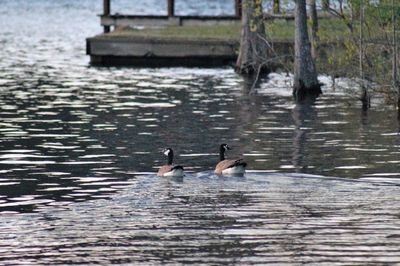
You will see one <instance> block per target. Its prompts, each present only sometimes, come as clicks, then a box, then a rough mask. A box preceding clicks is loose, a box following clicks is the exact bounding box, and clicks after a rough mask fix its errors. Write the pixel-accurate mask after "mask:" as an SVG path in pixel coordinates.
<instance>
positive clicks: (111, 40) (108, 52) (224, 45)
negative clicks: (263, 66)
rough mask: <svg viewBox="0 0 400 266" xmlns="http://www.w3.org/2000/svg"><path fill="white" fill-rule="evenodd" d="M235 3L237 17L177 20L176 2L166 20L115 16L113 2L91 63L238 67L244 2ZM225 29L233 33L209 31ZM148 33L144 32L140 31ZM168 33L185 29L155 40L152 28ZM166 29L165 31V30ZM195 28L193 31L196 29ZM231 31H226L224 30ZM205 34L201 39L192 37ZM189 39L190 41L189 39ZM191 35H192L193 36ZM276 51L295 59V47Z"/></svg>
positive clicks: (92, 45)
mask: <svg viewBox="0 0 400 266" xmlns="http://www.w3.org/2000/svg"><path fill="white" fill-rule="evenodd" d="M234 1H235V15H234V16H175V12H174V0H168V8H167V9H168V14H167V15H165V16H147V15H144V16H143V15H142V16H132V15H119V14H114V15H111V6H110V0H103V3H104V12H103V14H102V15H101V16H100V19H101V25H102V26H103V27H104V33H103V34H100V35H97V36H94V37H91V38H88V39H87V40H86V47H87V49H86V52H87V54H88V55H89V56H90V63H91V64H92V65H98V66H145V67H164V66H189V67H196V66H198V67H213V66H223V65H229V64H233V63H234V62H235V60H236V58H237V52H238V49H239V39H240V38H239V37H240V18H241V0H234ZM211 25H212V26H216V25H221V27H222V29H226V31H232V28H233V29H234V31H233V33H232V34H225V32H223V31H222V32H221V31H220V32H218V31H217V32H213V31H211V30H210V33H208V32H207V29H208V28H207V27H211V28H212V26H211ZM142 27H144V28H145V29H142V30H139V29H138V28H142ZM154 27H157V28H159V31H163V29H162V27H165V28H164V30H165V32H168V29H169V28H170V27H172V28H173V27H175V28H177V27H181V28H179V29H178V30H177V32H181V30H180V29H182V32H183V33H182V34H177V35H168V34H165V33H163V34H160V32H159V33H158V34H153V33H152V31H151V30H148V29H149V28H150V29H151V28H154ZM160 27H161V29H160ZM190 27H192V28H190ZM224 27H225V28H224ZM188 28H189V30H192V31H204V29H206V30H205V32H206V34H203V35H201V36H196V35H193V34H191V32H190V31H187V29H188ZM185 30H186V33H188V34H187V35H186V36H185V34H184V32H185ZM189 33H190V34H189ZM274 45H275V46H276V49H278V50H282V51H283V52H285V53H290V49H292V47H293V44H292V43H291V42H280V43H275V44H274Z"/></svg>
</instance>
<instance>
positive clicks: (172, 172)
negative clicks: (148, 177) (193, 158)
mask: <svg viewBox="0 0 400 266" xmlns="http://www.w3.org/2000/svg"><path fill="white" fill-rule="evenodd" d="M157 175H158V176H183V167H182V166H180V165H172V164H171V165H168V164H166V165H163V166H161V167H160V169H158V173H157Z"/></svg>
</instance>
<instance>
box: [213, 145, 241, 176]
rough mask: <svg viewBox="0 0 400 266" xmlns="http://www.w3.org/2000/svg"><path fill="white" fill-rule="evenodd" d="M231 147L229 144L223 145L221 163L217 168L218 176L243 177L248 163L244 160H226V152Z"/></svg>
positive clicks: (220, 154) (215, 171)
mask: <svg viewBox="0 0 400 266" xmlns="http://www.w3.org/2000/svg"><path fill="white" fill-rule="evenodd" d="M229 149H230V147H229V146H228V145H227V144H221V146H220V151H219V156H220V161H219V163H218V164H217V165H216V166H215V170H214V173H215V174H216V175H242V174H244V173H245V170H246V166H247V163H246V162H245V161H244V160H243V159H235V160H228V159H225V151H227V150H229Z"/></svg>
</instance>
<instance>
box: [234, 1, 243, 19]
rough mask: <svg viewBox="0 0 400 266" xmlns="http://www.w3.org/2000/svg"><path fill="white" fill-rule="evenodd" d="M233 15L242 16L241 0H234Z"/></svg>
mask: <svg viewBox="0 0 400 266" xmlns="http://www.w3.org/2000/svg"><path fill="white" fill-rule="evenodd" d="M235 15H236V17H239V18H241V17H242V0H235Z"/></svg>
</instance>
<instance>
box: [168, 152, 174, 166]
mask: <svg viewBox="0 0 400 266" xmlns="http://www.w3.org/2000/svg"><path fill="white" fill-rule="evenodd" d="M173 160H174V152H173V151H172V150H170V151H169V153H168V164H169V165H170V164H172V161H173Z"/></svg>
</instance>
